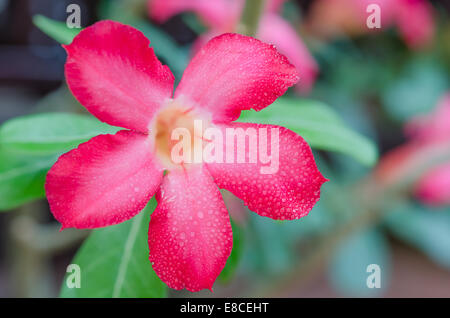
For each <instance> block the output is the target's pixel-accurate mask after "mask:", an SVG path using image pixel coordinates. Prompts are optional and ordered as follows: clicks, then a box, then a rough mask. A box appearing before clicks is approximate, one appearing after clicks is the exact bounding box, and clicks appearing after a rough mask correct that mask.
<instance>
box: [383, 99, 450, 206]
mask: <svg viewBox="0 0 450 318" xmlns="http://www.w3.org/2000/svg"><path fill="white" fill-rule="evenodd" d="M405 130H406V134H407V135H409V136H410V141H409V142H408V143H406V144H404V145H402V146H400V147H398V148H396V149H394V150H393V151H391V152H390V153H388V154H387V155H386V156H385V157H384V158H383V159H382V160H381V162H380V165H379V167H378V169H377V176H378V178H379V180H380V181H381V182H382V183H387V184H391V183H392V182H395V180H399V179H405V178H406V177H407V176H408V174H411V172H414V173H417V174H418V175H417V176H414V177H416V181H415V182H414V184H413V189H412V190H413V192H414V194H415V195H416V196H417V198H419V199H420V200H422V201H423V202H424V203H426V204H429V205H436V206H438V205H449V204H450V93H449V94H447V95H445V96H444V97H442V98H441V100H440V101H439V103H438V104H437V107H436V109H435V110H434V112H432V113H431V114H430V115H427V116H421V117H417V118H415V119H413V120H411V121H410V122H409V123H408V124H407V125H406V129H405ZM430 161H431V162H434V161H436V164H434V165H432V167H431V168H429V167H428V168H427V166H428V165H426V167H425V168H424V169H423V168H422V166H424V162H430Z"/></svg>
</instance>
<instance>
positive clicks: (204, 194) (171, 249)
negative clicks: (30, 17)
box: [148, 166, 233, 292]
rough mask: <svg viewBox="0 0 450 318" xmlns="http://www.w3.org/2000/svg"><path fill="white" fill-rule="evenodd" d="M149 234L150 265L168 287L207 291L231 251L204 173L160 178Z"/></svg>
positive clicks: (214, 191) (219, 202)
mask: <svg viewBox="0 0 450 318" xmlns="http://www.w3.org/2000/svg"><path fill="white" fill-rule="evenodd" d="M157 200H158V206H157V208H156V210H155V212H153V214H152V216H151V220H150V227H149V232H148V244H149V249H150V261H151V262H152V264H153V269H154V270H155V272H156V274H157V275H158V276H159V278H161V280H162V281H164V282H165V283H166V284H167V285H168V286H169V287H171V288H174V289H177V290H179V289H182V288H186V289H187V290H189V291H192V292H195V291H199V290H202V289H205V288H208V289H211V288H212V285H213V284H214V281H215V280H216V278H217V276H218V275H219V274H220V272H221V271H222V269H223V267H224V266H225V263H226V261H227V258H228V256H229V255H230V253H231V248H232V246H233V234H232V231H231V225H230V219H229V216H228V212H227V210H226V208H225V204H224V202H223V199H222V196H221V195H220V192H219V189H218V188H217V186H216V185H215V184H214V182H213V180H212V178H211V176H210V175H209V173H208V171H207V170H206V169H205V168H202V167H200V166H197V167H192V168H190V169H188V170H187V172H184V171H176V170H175V171H171V172H169V174H168V175H166V176H165V177H164V181H163V184H162V186H161V190H160V192H159V193H158V196H157Z"/></svg>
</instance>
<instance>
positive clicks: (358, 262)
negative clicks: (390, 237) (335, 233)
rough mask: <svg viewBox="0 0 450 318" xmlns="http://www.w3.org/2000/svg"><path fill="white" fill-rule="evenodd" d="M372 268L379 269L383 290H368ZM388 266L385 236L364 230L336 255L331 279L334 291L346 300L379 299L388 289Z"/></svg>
mask: <svg viewBox="0 0 450 318" xmlns="http://www.w3.org/2000/svg"><path fill="white" fill-rule="evenodd" d="M371 264H376V265H378V266H379V268H380V288H369V287H368V286H367V278H368V277H369V275H371V272H370V271H369V272H367V270H368V265H371ZM389 266H390V262H389V248H388V245H387V242H386V239H385V238H384V236H383V234H382V233H380V232H379V231H377V230H376V229H369V230H367V229H363V230H361V231H358V232H356V233H353V234H351V235H350V236H349V237H347V238H346V239H345V240H344V241H342V242H341V243H340V245H339V246H338V248H337V249H336V250H335V251H334V253H333V255H332V258H331V262H330V264H329V277H330V281H331V283H332V285H333V286H334V288H335V289H336V290H337V291H339V292H340V293H342V294H343V295H345V296H355V297H367V296H376V295H378V294H379V293H380V292H381V291H383V289H384V288H385V287H386V286H387V280H388V278H389V271H390V267H389Z"/></svg>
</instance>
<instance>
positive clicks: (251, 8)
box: [238, 0, 266, 36]
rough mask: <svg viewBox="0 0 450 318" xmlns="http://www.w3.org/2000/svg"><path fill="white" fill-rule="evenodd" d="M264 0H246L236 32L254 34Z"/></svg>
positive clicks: (262, 9)
mask: <svg viewBox="0 0 450 318" xmlns="http://www.w3.org/2000/svg"><path fill="white" fill-rule="evenodd" d="M265 4H266V0H247V1H246V2H245V7H244V12H243V13H242V16H241V23H240V25H239V27H238V32H239V33H241V34H244V35H248V36H255V35H256V33H257V31H258V25H259V20H260V18H261V15H262V13H263V12H264V8H265Z"/></svg>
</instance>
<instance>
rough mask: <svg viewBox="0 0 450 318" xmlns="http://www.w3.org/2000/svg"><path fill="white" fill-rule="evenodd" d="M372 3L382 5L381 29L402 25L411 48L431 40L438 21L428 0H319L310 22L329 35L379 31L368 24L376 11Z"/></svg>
mask: <svg viewBox="0 0 450 318" xmlns="http://www.w3.org/2000/svg"><path fill="white" fill-rule="evenodd" d="M370 4H377V5H378V6H379V7H380V10H381V12H380V13H381V14H380V16H381V29H387V28H391V27H396V28H398V32H399V33H400V35H401V36H402V38H403V40H404V41H405V43H406V44H407V45H408V46H409V47H410V48H412V49H420V48H422V47H424V46H426V45H427V44H429V43H430V42H431V40H432V38H433V33H434V21H433V13H432V7H431V5H430V3H429V2H428V1H427V0H395V1H392V0H317V1H315V2H314V3H313V6H312V8H311V14H310V16H309V17H308V24H309V25H310V27H311V28H312V29H313V30H314V31H316V32H317V33H319V34H321V35H323V36H326V37H330V36H335V35H339V33H347V34H350V35H359V34H363V33H367V32H370V31H378V29H369V28H368V27H367V25H366V22H367V18H368V17H369V14H371V13H372V12H370V13H368V12H367V7H368V6H369V5H370Z"/></svg>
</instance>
